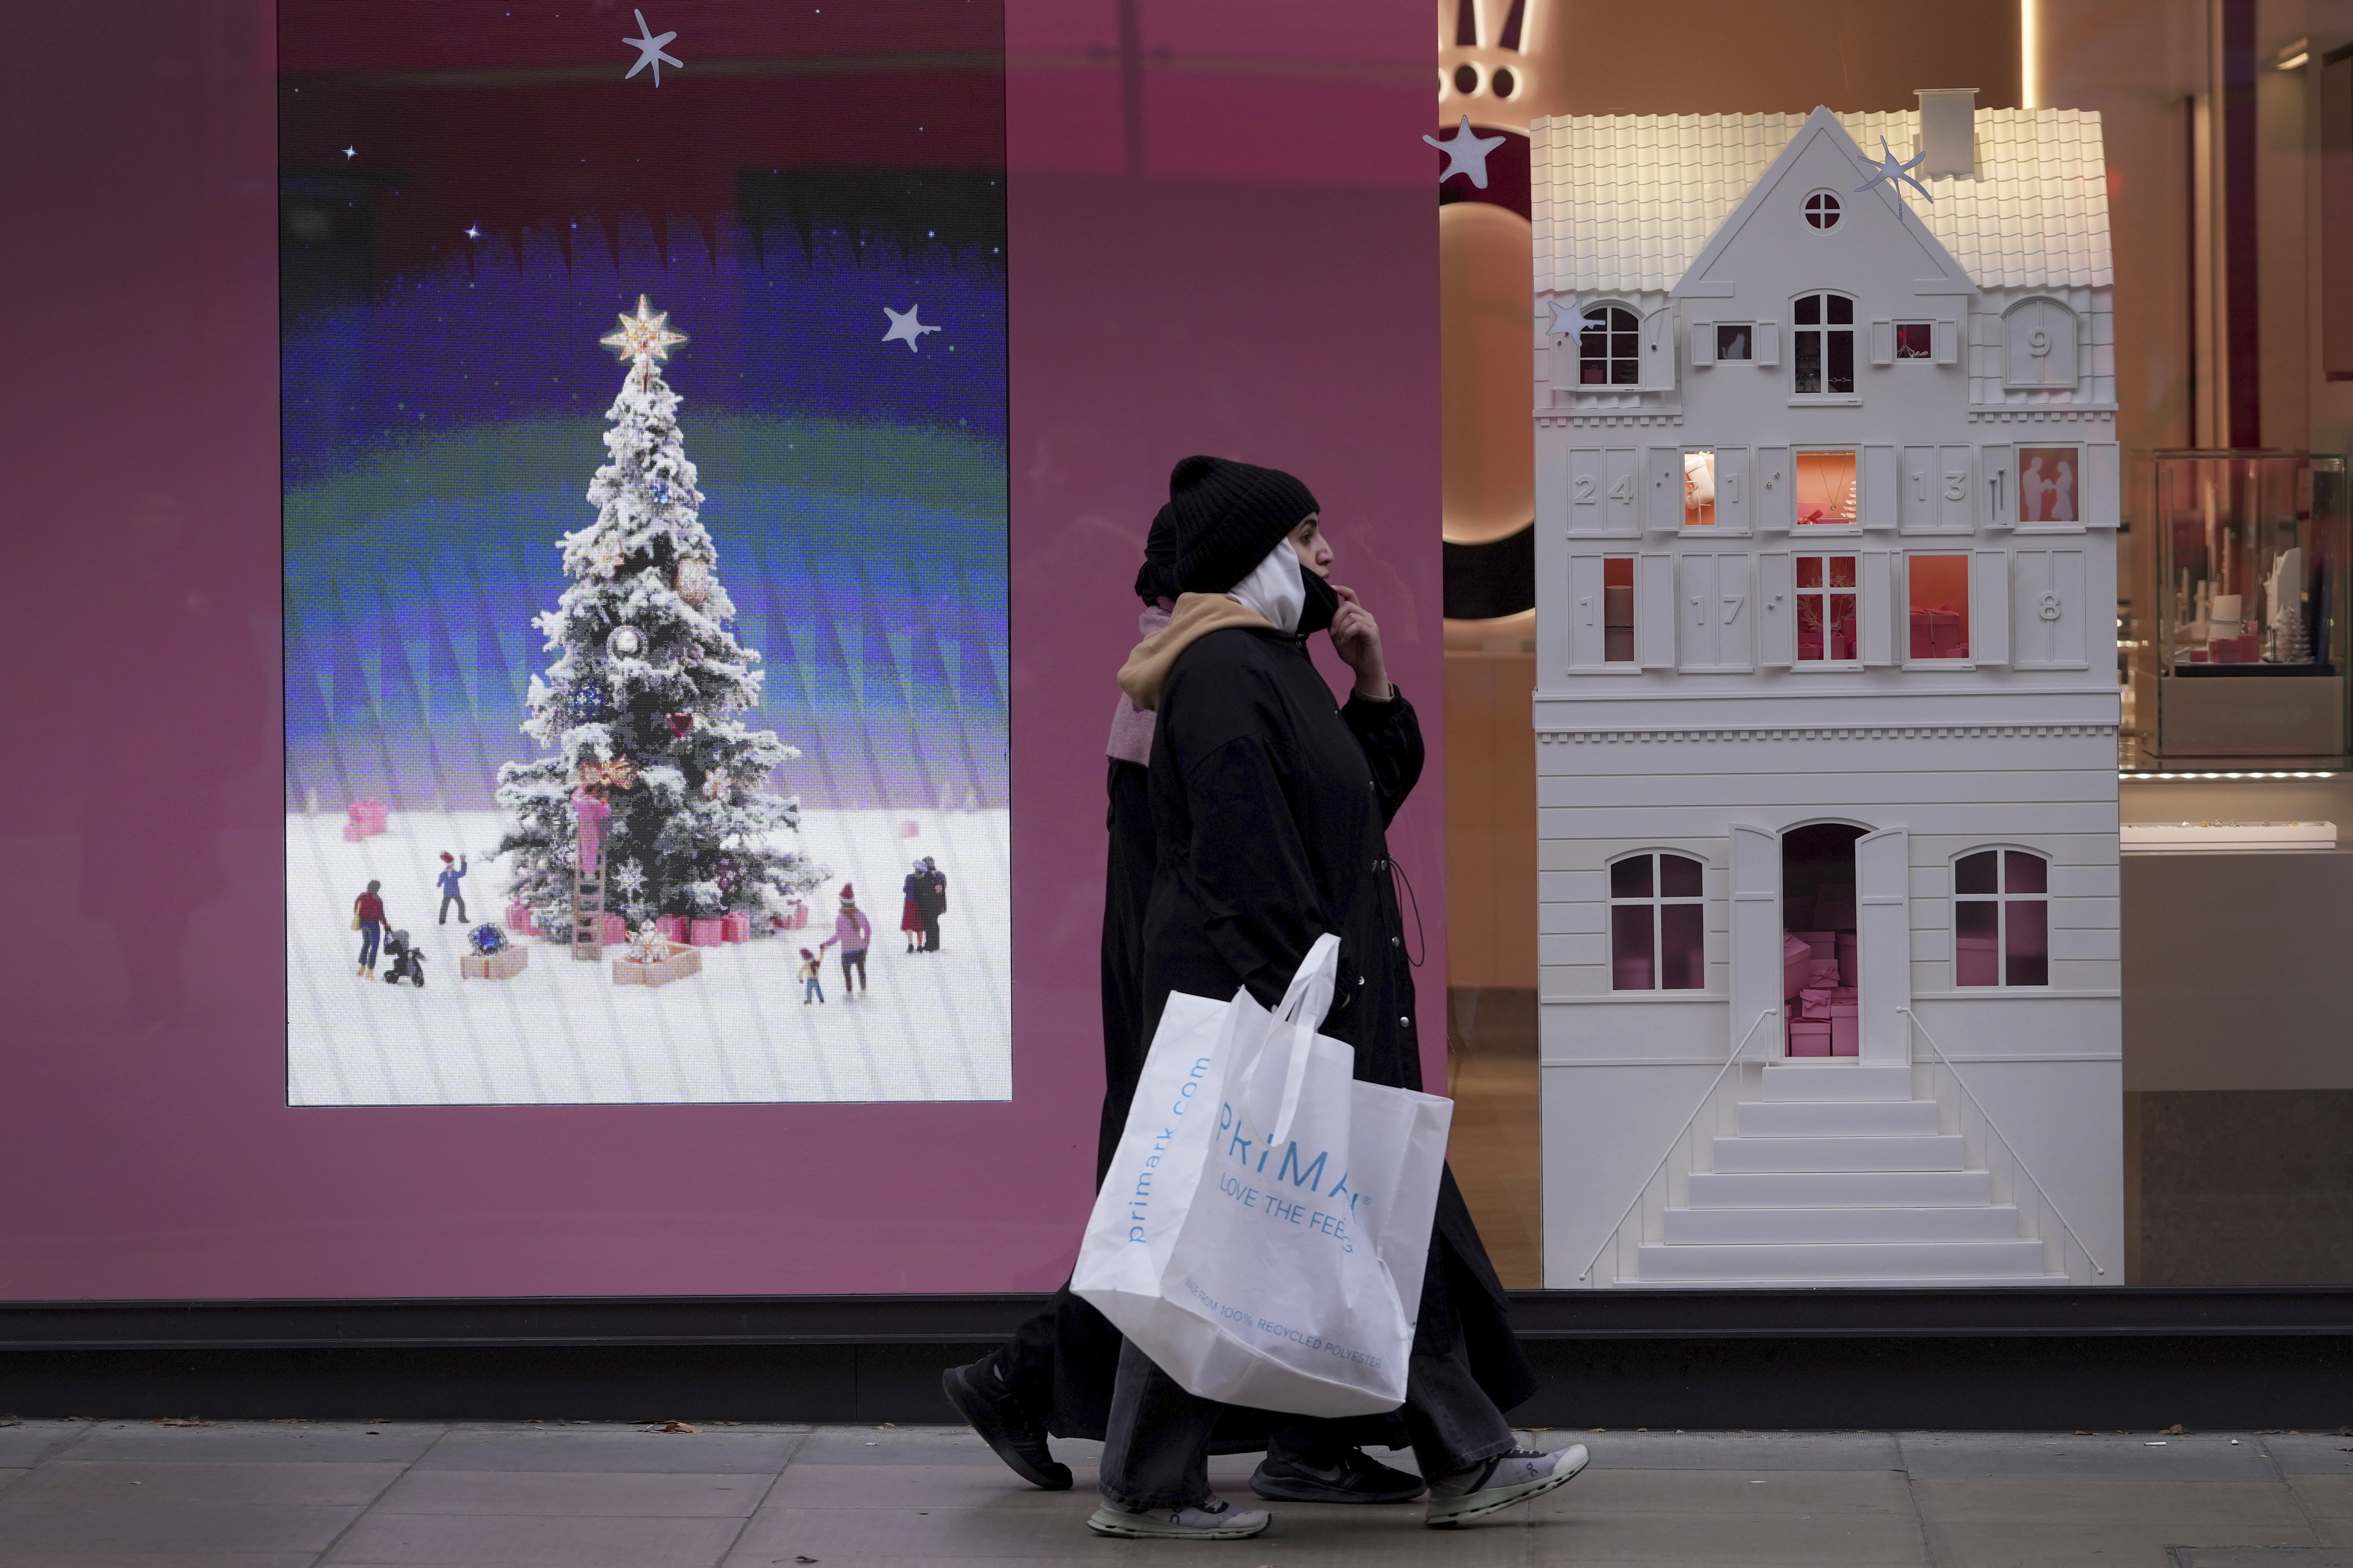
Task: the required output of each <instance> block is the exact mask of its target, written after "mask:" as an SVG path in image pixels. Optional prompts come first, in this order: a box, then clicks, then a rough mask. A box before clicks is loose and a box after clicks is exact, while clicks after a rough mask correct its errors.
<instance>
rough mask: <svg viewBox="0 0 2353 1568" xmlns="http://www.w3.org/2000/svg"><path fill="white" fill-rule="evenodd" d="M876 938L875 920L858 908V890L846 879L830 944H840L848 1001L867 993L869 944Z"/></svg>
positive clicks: (845, 996)
mask: <svg viewBox="0 0 2353 1568" xmlns="http://www.w3.org/2000/svg"><path fill="white" fill-rule="evenodd" d="M873 940H874V926H873V923H872V922H871V921H869V920H867V918H866V911H865V910H861V909H860V908H859V907H858V889H856V888H853V887H852V886H850V885H849V883H848V882H844V883H843V884H842V885H841V908H840V909H839V910H837V911H835V914H834V917H833V936H832V937H831V939H830V940H829V941H828V946H830V945H831V944H832V942H839V943H840V944H841V996H842V1000H844V1001H845V1002H846V1001H848V1000H849V998H850V997H852V996H856V995H861V994H864V993H865V990H866V946H867V943H869V942H871V941H873ZM853 972H855V973H856V974H857V976H858V984H857V985H856V986H855V987H852V986H851V984H850V983H849V977H850V975H851V973H853Z"/></svg>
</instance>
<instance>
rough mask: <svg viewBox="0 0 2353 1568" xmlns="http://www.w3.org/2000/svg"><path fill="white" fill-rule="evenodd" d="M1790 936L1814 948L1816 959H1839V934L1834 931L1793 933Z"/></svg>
mask: <svg viewBox="0 0 2353 1568" xmlns="http://www.w3.org/2000/svg"><path fill="white" fill-rule="evenodd" d="M1789 934H1790V935H1791V936H1794V937H1796V938H1797V939H1798V940H1799V942H1804V943H1805V944H1806V945H1807V946H1808V947H1810V948H1812V949H1813V950H1814V956H1815V957H1816V958H1828V959H1833V960H1835V959H1836V958H1837V957H1838V932H1836V931H1791V932H1790V933H1789Z"/></svg>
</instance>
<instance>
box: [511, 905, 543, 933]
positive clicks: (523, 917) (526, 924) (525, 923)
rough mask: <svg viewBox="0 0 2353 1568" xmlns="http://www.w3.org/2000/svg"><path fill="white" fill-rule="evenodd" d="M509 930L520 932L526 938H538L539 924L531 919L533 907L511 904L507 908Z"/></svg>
mask: <svg viewBox="0 0 2353 1568" xmlns="http://www.w3.org/2000/svg"><path fill="white" fill-rule="evenodd" d="M507 930H509V931H521V932H522V933H523V934H524V935H525V936H537V935H538V934H539V925H538V922H536V921H533V919H532V918H531V906H530V905H529V904H509V905H508V906H507Z"/></svg>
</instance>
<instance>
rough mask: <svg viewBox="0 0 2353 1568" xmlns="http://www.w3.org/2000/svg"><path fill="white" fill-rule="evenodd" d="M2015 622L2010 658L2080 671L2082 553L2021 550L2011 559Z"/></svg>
mask: <svg viewBox="0 0 2353 1568" xmlns="http://www.w3.org/2000/svg"><path fill="white" fill-rule="evenodd" d="M2010 577H2011V581H2012V584H2013V586H2014V589H2015V591H2014V592H2013V593H2012V595H2010V602H2011V603H2012V604H2013V605H2016V606H2017V609H2016V616H2017V623H2018V624H2017V625H2016V626H2013V627H2012V628H2011V630H2010V645H2011V646H2010V662H2011V663H2012V664H2014V665H2016V666H2017V667H2018V668H2021V669H2081V668H2084V622H2085V619H2086V616H2087V614H2088V612H2089V611H2090V609H2091V606H2090V605H2088V604H2086V603H2085V602H2084V581H2085V574H2084V552H2082V551H2080V550H2021V551H2019V552H2016V553H2015V554H2014V555H2013V556H2012V557H2011V561H2010Z"/></svg>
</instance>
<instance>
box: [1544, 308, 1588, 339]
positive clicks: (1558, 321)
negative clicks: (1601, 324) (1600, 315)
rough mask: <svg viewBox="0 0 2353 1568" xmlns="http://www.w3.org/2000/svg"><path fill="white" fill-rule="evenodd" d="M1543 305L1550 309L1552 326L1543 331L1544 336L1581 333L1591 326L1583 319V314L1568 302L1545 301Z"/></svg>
mask: <svg viewBox="0 0 2353 1568" xmlns="http://www.w3.org/2000/svg"><path fill="white" fill-rule="evenodd" d="M1545 303H1546V304H1547V305H1549V306H1551V307H1552V325H1551V326H1549V327H1546V329H1545V331H1546V335H1550V334H1551V333H1554V332H1572V333H1574V332H1581V331H1585V329H1586V328H1587V327H1588V326H1590V325H1591V324H1592V323H1591V322H1589V321H1587V320H1586V319H1585V312H1584V311H1583V310H1579V309H1578V308H1577V306H1576V305H1575V304H1574V303H1572V302H1571V301H1569V300H1546V301H1545Z"/></svg>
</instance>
